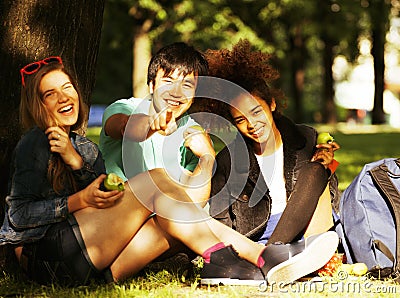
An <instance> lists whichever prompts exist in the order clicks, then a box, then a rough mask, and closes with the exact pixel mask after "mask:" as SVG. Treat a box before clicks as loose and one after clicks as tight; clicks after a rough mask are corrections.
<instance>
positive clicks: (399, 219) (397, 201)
mask: <svg viewBox="0 0 400 298" xmlns="http://www.w3.org/2000/svg"><path fill="white" fill-rule="evenodd" d="M396 163H397V165H398V166H399V167H400V159H397V160H396ZM388 172H389V169H388V168H387V166H386V165H385V164H384V163H383V164H381V165H380V166H377V167H375V168H373V169H371V170H370V174H371V177H372V179H373V180H374V182H375V183H376V185H377V187H378V188H379V189H380V190H381V191H382V192H383V193H384V195H385V196H386V198H387V199H388V200H389V202H390V204H391V206H392V208H393V213H394V217H395V218H394V220H395V225H396V258H395V262H393V270H394V272H399V271H400V263H399V260H400V193H399V191H398V190H397V188H396V187H395V186H394V184H393V182H392V181H391V180H390V178H389V176H388ZM389 259H390V257H389Z"/></svg>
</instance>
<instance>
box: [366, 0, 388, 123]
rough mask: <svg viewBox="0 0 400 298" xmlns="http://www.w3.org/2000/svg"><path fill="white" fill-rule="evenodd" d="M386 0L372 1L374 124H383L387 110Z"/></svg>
mask: <svg viewBox="0 0 400 298" xmlns="http://www.w3.org/2000/svg"><path fill="white" fill-rule="evenodd" d="M385 2H386V1H385V0H376V1H371V7H370V16H371V26H372V49H371V54H372V56H373V58H374V75H375V79H374V83H375V94H374V108H373V110H372V124H383V123H385V122H386V120H385V112H384V111H383V91H384V86H385V83H384V80H385V40H386V32H387V26H388V18H389V8H390V3H385Z"/></svg>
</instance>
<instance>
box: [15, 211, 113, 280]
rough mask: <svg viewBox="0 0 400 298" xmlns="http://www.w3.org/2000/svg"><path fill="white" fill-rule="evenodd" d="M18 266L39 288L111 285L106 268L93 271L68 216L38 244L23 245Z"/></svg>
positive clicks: (76, 230) (77, 228) (77, 230)
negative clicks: (44, 285)
mask: <svg viewBox="0 0 400 298" xmlns="http://www.w3.org/2000/svg"><path fill="white" fill-rule="evenodd" d="M20 265H21V267H22V269H23V270H24V271H25V273H26V274H27V275H28V277H29V278H30V279H31V280H34V281H36V282H38V283H40V284H50V283H57V284H60V285H71V286H74V285H87V284H89V283H90V282H91V281H95V282H101V283H105V282H106V283H108V282H112V281H113V278H112V274H111V270H110V268H106V269H105V270H103V271H99V270H97V269H96V268H95V267H94V265H93V263H92V262H91V260H90V258H89V256H88V254H87V251H86V247H85V243H84V242H83V239H82V235H81V233H80V230H79V226H78V224H77V222H76V220H75V217H73V216H72V215H71V216H70V217H69V218H68V220H65V221H63V222H60V223H56V224H53V225H52V226H51V227H50V228H49V229H48V231H47V232H46V234H45V236H44V237H43V238H41V239H40V240H38V241H35V242H33V243H25V244H24V245H23V249H22V255H21V260H20Z"/></svg>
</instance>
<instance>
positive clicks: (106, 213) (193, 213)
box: [75, 170, 263, 276]
mask: <svg viewBox="0 0 400 298" xmlns="http://www.w3.org/2000/svg"><path fill="white" fill-rule="evenodd" d="M168 181H170V180H169V179H167V178H165V172H164V171H162V170H160V171H151V172H150V173H143V174H140V175H138V176H135V177H134V178H132V180H131V181H130V182H131V183H130V186H131V187H132V185H133V186H134V187H133V189H132V191H131V190H130V189H129V187H127V188H126V190H125V195H124V196H123V197H122V198H121V200H120V201H119V202H118V203H117V204H116V205H114V206H113V207H110V208H107V209H94V208H86V209H83V210H80V211H78V212H76V213H75V217H76V219H77V221H78V223H79V226H80V229H81V233H82V236H83V239H84V241H85V244H86V247H87V250H88V254H89V256H90V258H91V260H92V262H93V264H94V265H95V266H96V267H97V268H98V269H103V268H105V267H107V266H110V265H111V264H112V263H113V262H114V261H115V260H116V259H117V258H118V259H119V256H120V254H121V253H122V252H123V250H124V249H125V248H127V245H128V244H129V242H130V241H131V240H132V239H133V237H134V236H135V235H136V233H137V232H138V231H139V229H141V228H142V226H143V224H144V223H145V222H146V220H147V218H148V216H149V215H150V214H151V213H152V211H150V210H148V209H146V208H145V207H144V206H143V204H144V205H146V206H147V207H149V208H153V209H152V210H155V211H156V212H157V219H158V222H159V224H160V226H161V229H162V230H164V231H166V232H167V233H168V234H170V235H171V236H173V237H175V238H176V239H178V240H180V241H181V242H182V243H184V244H185V245H186V246H188V247H189V248H190V249H192V250H193V251H194V252H196V253H197V254H199V255H201V254H202V253H203V252H204V251H206V250H207V249H209V248H210V247H212V246H214V245H215V244H217V243H220V242H221V239H220V238H219V237H218V236H217V235H223V239H226V240H227V239H230V243H232V244H233V246H234V247H235V249H237V250H238V252H239V255H240V256H241V257H243V258H245V259H247V260H248V261H250V262H252V263H253V264H257V259H258V257H259V255H260V253H261V251H262V250H263V247H262V246H261V245H258V244H257V243H254V242H253V241H251V240H249V239H248V238H246V237H245V236H243V235H241V234H239V233H237V232H235V231H233V230H232V229H230V228H228V227H227V226H225V225H223V224H221V223H218V222H217V221H216V220H214V219H212V218H210V217H209V216H207V214H206V212H205V211H204V210H203V208H201V207H200V206H198V205H196V204H193V202H192V201H191V199H190V198H189V197H188V195H187V194H186V192H185V190H184V189H183V188H181V187H177V186H176V185H174V184H172V183H171V182H168ZM157 185H161V186H162V187H161V189H160V188H159V187H158V186H157ZM138 196H140V201H139V200H138ZM175 198H177V199H179V200H176V199H175ZM158 214H162V216H160V215H158ZM193 219H194V220H193ZM143 227H144V226H143ZM146 228H147V226H146ZM152 229H153V232H152V233H156V234H155V235H156V236H155V237H161V238H162V234H163V233H162V232H161V231H156V230H157V226H156V227H153V228H152ZM214 229H215V230H216V231H215V232H216V233H214V231H213V230H214ZM157 233H159V234H157ZM164 237H165V236H164ZM141 238H142V237H141ZM138 239H139V238H138ZM165 241H166V242H163V243H162V244H161V246H160V247H161V248H159V250H160V251H162V250H163V249H168V247H169V246H168V245H167V243H168V241H167V240H165ZM222 241H223V240H222ZM163 245H165V247H164V246H163ZM132 247H133V245H132ZM129 248H130V246H129ZM135 250H136V249H135ZM127 252H128V251H127ZM157 253H158V252H157ZM129 255H130V254H129ZM150 257H151V256H149V255H148V256H147V257H145V260H144V261H143V263H146V262H148V259H149V258H150ZM153 257H154V255H153ZM118 261H121V262H122V261H123V259H122V258H121V259H119V260H118ZM115 266H116V267H115V270H116V272H117V270H118V272H121V273H120V275H121V276H124V275H126V274H129V272H128V270H126V271H124V270H121V269H118V267H117V264H116V265H115ZM119 268H121V267H119ZM132 270H135V269H132Z"/></svg>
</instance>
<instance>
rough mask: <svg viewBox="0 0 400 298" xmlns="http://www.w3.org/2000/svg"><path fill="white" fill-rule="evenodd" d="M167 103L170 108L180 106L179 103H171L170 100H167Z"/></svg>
mask: <svg viewBox="0 0 400 298" xmlns="http://www.w3.org/2000/svg"><path fill="white" fill-rule="evenodd" d="M167 103H168V104H169V105H171V106H179V104H180V102H179V101H172V100H167Z"/></svg>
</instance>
